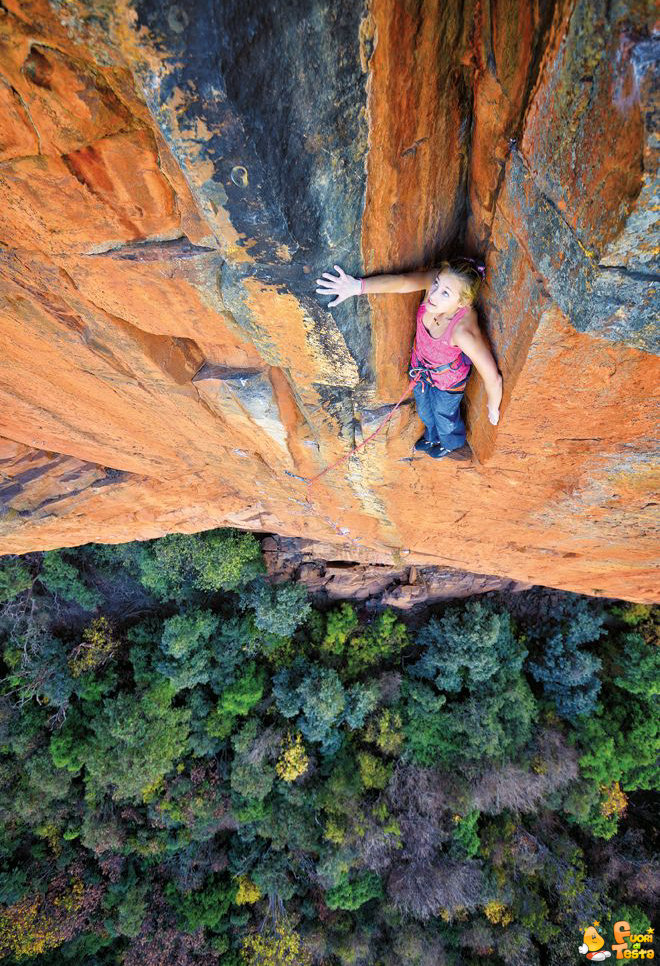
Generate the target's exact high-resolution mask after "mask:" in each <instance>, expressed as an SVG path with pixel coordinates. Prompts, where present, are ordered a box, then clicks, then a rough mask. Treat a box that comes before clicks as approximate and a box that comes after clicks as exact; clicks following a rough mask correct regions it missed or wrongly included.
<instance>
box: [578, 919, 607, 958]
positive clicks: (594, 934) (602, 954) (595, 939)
mask: <svg viewBox="0 0 660 966" xmlns="http://www.w3.org/2000/svg"><path fill="white" fill-rule="evenodd" d="M599 927H600V923H599V922H595V923H594V924H593V926H589V928H588V929H585V930H584V936H583V937H582V945H581V946H579V947H578V952H580V953H586V956H587V959H590V960H591V961H592V962H594V963H600V962H602V961H603V960H604V959H608V958H609V957H610V956H611V955H612V953H608V952H607V950H605V949H603V946H604V945H605V940H604V939H603V937H602V936H601V935H600V934H599V932H598V929H599Z"/></svg>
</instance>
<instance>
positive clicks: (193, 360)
mask: <svg viewBox="0 0 660 966" xmlns="http://www.w3.org/2000/svg"><path fill="white" fill-rule="evenodd" d="M653 20H654V10H653V5H652V4H651V3H644V2H635V0H625V2H624V0H622V2H617V0H610V2H605V0H602V2H597V0H570V2H569V0H555V2H552V0H530V2H528V3H520V2H519V0H491V2H490V3H486V2H484V0H467V2H459V0H449V2H445V0H442V2H441V0H429V2H425V3H424V4H421V3H420V2H415V0H364V2H360V0H358V2H357V3H356V2H354V0H350V2H349V0H334V2H329V0H324V2H321V0H292V2H291V3H288V4H285V5H282V4H278V3H275V2H266V3H264V2H263V0H260V2H255V0H241V2H239V0H224V2H221V0H187V2H186V3H183V2H182V3H179V4H176V3H162V2H160V0H159V2H156V0H136V2H134V3H132V2H130V0H92V2H85V3H83V2H76V0H68V2H67V3H61V2H55V0H52V2H51V3H48V2H47V0H25V2H22V0H4V2H3V4H2V6H1V7H0V117H1V120H0V312H1V324H0V339H1V345H0V367H1V379H0V394H1V396H0V471H1V474H2V475H1V477H0V551H1V552H3V553H23V552H27V551H31V550H36V549H50V548H53V547H63V546H73V545H76V544H82V543H86V542H89V541H98V542H119V541H125V540H132V539H144V538H150V537H155V536H159V535H162V534H164V533H169V532H172V531H186V532H192V531H197V530H202V529H205V528H210V527H218V526H233V527H241V528H247V529H251V530H260V531H266V532H271V533H277V534H281V535H285V536H289V537H297V538H302V539H306V540H314V541H322V542H325V543H330V544H332V545H333V546H334V547H335V548H336V552H335V554H334V555H333V559H346V558H347V557H348V558H350V559H353V560H356V561H363V562H364V563H373V562H374V561H377V562H381V563H389V564H392V563H394V564H395V565H397V566H399V565H401V566H404V562H405V567H410V566H411V565H416V566H431V565H435V566H440V567H447V568H456V569H457V570H467V571H472V572H476V573H480V574H491V575H499V576H500V577H506V578H508V579H511V580H515V581H521V582H531V583H536V584H546V585H549V586H555V587H561V588H566V589H570V590H574V591H580V592H583V593H588V594H597V595H606V596H608V597H623V598H629V599H631V600H640V601H646V600H650V599H653V598H655V597H657V581H655V580H654V571H653V561H654V558H655V557H657V542H656V538H655V536H654V529H653V522H654V519H655V518H654V514H653V510H654V503H653V497H652V495H651V494H652V493H653V489H654V488H653V482H654V480H653V475H654V463H653V443H654V424H655V412H654V408H653V392H654V389H655V387H657V385H658V370H659V366H658V360H657V356H656V355H654V343H653V340H654V328H653V308H654V304H657V301H656V299H655V296H656V288H657V278H658V276H657V272H658V265H657V254H656V253H657V212H658V188H657V180H655V178H656V169H657V155H658V109H657V96H658V95H657V92H658V80H657V62H658V49H659V46H660V44H659V42H658V41H657V40H654V39H653V34H652V28H653ZM458 251H463V252H468V253H472V254H479V255H482V256H484V257H485V261H486V266H487V276H486V278H487V284H486V286H485V288H484V291H483V295H482V299H481V302H480V306H479V311H480V316H481V321H482V325H483V327H484V329H485V330H486V331H487V332H488V335H489V337H490V339H491V342H492V345H493V348H494V352H495V353H496V356H497V359H498V363H499V366H500V369H501V371H502V373H503V376H504V385H505V394H504V402H503V415H502V419H501V422H500V425H499V426H498V427H497V428H495V427H492V426H491V425H490V424H489V423H488V422H487V419H486V406H485V400H484V394H483V388H482V385H481V383H480V380H479V379H478V377H477V376H472V377H471V382H470V386H469V391H468V394H467V422H468V428H469V439H470V443H471V445H472V448H473V451H474V454H475V459H474V461H473V462H472V463H457V462H452V463H448V462H447V461H441V462H440V463H437V462H434V461H432V460H428V459H424V458H423V457H422V458H414V459H413V458H412V457H413V451H412V444H413V443H414V441H415V439H416V438H417V436H418V434H419V430H420V423H419V422H418V420H417V418H416V415H415V412H414V408H413V406H412V405H411V403H410V401H406V402H405V403H404V404H403V405H402V406H401V408H400V409H399V410H398V411H397V412H396V414H395V416H394V418H393V419H391V420H390V422H389V423H388V425H387V429H386V431H384V432H383V433H381V434H380V435H379V436H377V437H376V439H375V440H373V441H372V442H370V443H369V444H368V445H367V446H366V447H365V448H364V449H363V450H361V451H360V453H359V454H358V455H357V456H356V457H353V458H351V459H350V460H349V461H347V462H344V463H342V464H341V465H340V466H338V467H337V468H335V469H333V470H332V471H331V472H329V473H328V474H326V475H325V476H324V477H323V478H322V479H321V480H319V482H318V483H317V484H315V485H314V486H313V487H312V488H311V489H310V490H309V491H308V489H307V487H306V485H305V483H304V482H303V481H301V480H300V477H303V478H308V477H311V476H314V475H315V474H316V473H319V472H320V471H321V470H322V469H323V468H325V467H326V466H328V465H329V464H331V463H333V461H335V460H337V459H339V458H340V457H342V456H344V455H346V454H347V453H348V452H349V451H350V450H351V448H352V447H353V446H355V445H356V444H357V443H359V442H360V441H361V440H362V439H364V438H366V436H368V435H369V433H370V432H372V431H373V429H374V428H375V427H376V426H377V425H378V423H379V421H380V420H381V419H382V418H384V416H386V415H387V414H388V413H389V412H390V411H391V410H392V407H393V405H394V404H395V402H396V401H397V399H398V398H399V396H400V395H401V394H402V393H403V391H404V390H405V387H406V383H407V377H406V369H407V362H408V357H409V352H410V344H411V339H412V333H413V325H414V315H415V307H416V304H417V302H418V301H419V295H394V296H376V297H371V298H370V299H368V300H367V299H366V298H362V299H359V300H356V299H351V300H349V301H347V302H345V303H343V304H342V305H341V306H339V307H338V308H336V309H334V310H328V309H327V308H325V306H324V304H322V303H323V302H325V301H326V300H322V299H321V298H320V297H318V296H316V294H315V292H314V289H315V287H316V286H315V281H314V280H315V278H316V277H317V276H318V275H319V274H320V273H321V272H323V271H325V270H327V269H329V268H331V266H332V265H333V264H336V263H337V264H341V265H342V266H343V267H344V268H345V270H346V271H349V272H351V273H354V274H357V275H365V274H372V273H377V272H382V271H404V270H409V269H411V268H415V267H421V266H431V265H433V264H434V263H436V262H437V260H438V259H439V258H440V257H441V256H443V255H445V254H446V253H454V252H458ZM290 474H292V475H290Z"/></svg>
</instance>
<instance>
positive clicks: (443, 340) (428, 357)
mask: <svg viewBox="0 0 660 966" xmlns="http://www.w3.org/2000/svg"><path fill="white" fill-rule="evenodd" d="M467 310H468V306H465V307H464V308H462V309H459V310H458V312H457V313H456V315H454V316H452V318H451V320H450V322H449V325H448V326H447V328H446V329H445V331H444V332H443V334H442V335H441V336H440V338H439V339H434V338H433V336H432V335H430V334H429V332H428V330H427V328H426V326H425V325H424V323H423V321H422V318H423V316H424V304H423V303H422V305H420V307H419V308H418V309H417V331H416V333H415V343H414V345H413V350H412V359H411V364H412V365H413V366H418V365H420V363H421V365H426V366H444V365H448V364H449V365H451V369H445V370H444V372H440V373H432V374H431V378H432V380H433V385H434V386H437V388H438V389H452V388H453V387H454V386H458V385H460V383H462V382H464V380H465V379H466V378H467V374H468V373H469V371H470V366H471V364H472V363H471V362H470V360H469V359H468V357H467V356H466V355H465V353H464V352H463V351H462V350H461V349H459V348H458V346H453V345H450V344H449V343H450V341H451V336H452V333H453V331H454V328H455V327H456V323H457V322H459V321H460V320H461V319H462V318H463V316H464V315H465V313H466V312H467Z"/></svg>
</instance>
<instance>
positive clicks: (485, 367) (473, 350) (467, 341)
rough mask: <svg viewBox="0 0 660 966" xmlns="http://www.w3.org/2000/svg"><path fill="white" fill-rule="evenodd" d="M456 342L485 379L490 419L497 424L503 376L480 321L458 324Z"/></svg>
mask: <svg viewBox="0 0 660 966" xmlns="http://www.w3.org/2000/svg"><path fill="white" fill-rule="evenodd" d="M454 342H455V343H456V345H457V346H458V348H459V349H462V350H463V352H464V353H465V355H466V356H469V358H470V359H471V360H472V362H473V364H474V367H475V369H476V370H477V372H478V373H479V375H480V376H481V378H482V379H483V381H484V385H485V387H486V396H487V399H488V419H489V421H490V422H491V423H492V424H493V426H497V424H498V422H499V419H500V403H501V402H502V376H501V375H500V373H499V370H498V368H497V363H496V361H495V359H494V357H493V353H492V352H491V351H490V346H489V345H488V342H487V341H486V339H485V338H484V336H483V334H482V332H481V330H480V328H479V324H478V322H474V321H472V320H471V321H469V322H467V323H466V324H465V325H464V326H461V327H460V328H459V327H458V326H457V328H456V331H455V333H454Z"/></svg>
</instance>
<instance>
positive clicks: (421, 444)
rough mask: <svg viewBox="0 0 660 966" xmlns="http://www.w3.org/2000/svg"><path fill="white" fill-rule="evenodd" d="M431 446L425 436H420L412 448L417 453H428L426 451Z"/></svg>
mask: <svg viewBox="0 0 660 966" xmlns="http://www.w3.org/2000/svg"><path fill="white" fill-rule="evenodd" d="M433 445H434V444H433V443H432V442H431V440H430V439H427V438H426V436H420V437H419V439H418V440H417V442H416V443H415V446H414V448H415V449H416V450H417V452H418V453H428V451H429V450H430V448H431V447H432V446H433Z"/></svg>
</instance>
